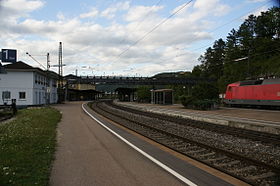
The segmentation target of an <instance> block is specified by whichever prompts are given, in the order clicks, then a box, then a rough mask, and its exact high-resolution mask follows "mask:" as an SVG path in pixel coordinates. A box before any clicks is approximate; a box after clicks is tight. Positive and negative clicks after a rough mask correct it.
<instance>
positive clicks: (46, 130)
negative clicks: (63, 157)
mask: <svg viewBox="0 0 280 186" xmlns="http://www.w3.org/2000/svg"><path fill="white" fill-rule="evenodd" d="M60 119H61V114H60V112H59V111H58V110H56V109H54V108H50V107H44V108H31V109H24V110H20V111H19V112H18V114H17V116H16V119H15V120H13V121H11V122H9V123H6V124H3V125H0V185H28V186H29V185H48V183H49V177H50V172H51V163H52V160H53V159H54V152H55V147H56V127H57V124H58V122H59V121H60Z"/></svg>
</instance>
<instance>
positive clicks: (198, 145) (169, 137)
mask: <svg viewBox="0 0 280 186" xmlns="http://www.w3.org/2000/svg"><path fill="white" fill-rule="evenodd" d="M92 108H93V109H94V110H95V111H96V112H98V113H99V114H101V115H104V116H105V117H107V118H109V119H111V120H113V121H115V122H117V123H119V124H121V125H123V126H125V127H127V128H129V129H131V130H133V131H135V132H137V133H139V134H141V135H144V136H146V137H148V138H150V139H152V140H154V141H156V142H158V143H160V144H162V145H165V146H167V147H169V148H171V149H173V150H175V151H178V152H180V153H182V154H184V155H187V156H189V157H191V158H193V159H196V160H198V161H200V162H203V163H205V164H207V165H210V166H212V167H214V168H216V169H219V170H221V171H223V172H226V173H227V174H230V175H232V176H234V177H237V178H239V179H241V180H243V181H245V182H247V183H250V184H252V185H279V184H280V168H279V167H280V166H279V164H280V157H277V154H276V155H273V153H272V154H271V153H267V154H266V153H263V154H261V153H260V154H258V155H257V156H256V157H253V155H254V154H255V152H253V155H252V153H251V154H249V155H248V154H247V153H249V152H247V150H246V149H247V147H244V148H243V149H238V150H236V149H233V147H234V146H231V147H229V146H230V145H229V143H226V142H225V143H221V141H218V142H214V140H215V139H210V138H209V136H207V135H209V132H208V131H207V130H209V127H208V128H206V129H205V128H204V129H201V128H197V127H194V126H193V125H198V124H197V123H192V124H189V125H187V124H186V121H185V122H184V123H185V124H183V123H182V120H181V119H180V118H169V117H168V116H161V115H159V114H156V115H154V114H152V113H143V112H138V111H136V110H134V111H132V110H130V109H127V108H122V107H119V106H116V105H112V103H110V102H95V103H93V105H92ZM160 116H161V117H160ZM176 119H178V121H175V120H176ZM188 123H191V120H190V121H189V122H188ZM224 131H225V129H224V130H220V133H219V134H218V133H217V131H215V133H212V134H213V135H220V136H222V135H227V134H223V132H224ZM203 132H204V133H203ZM211 132H213V131H211ZM195 133H197V134H199V135H197V134H195ZM201 133H202V134H203V135H204V136H203V135H201ZM220 136H216V137H218V138H220ZM223 137H225V136H223ZM226 138H228V136H226ZM241 140H242V139H241ZM266 145H268V144H267V142H266ZM273 145H274V146H275V145H276V146H277V144H273ZM268 148H269V147H268ZM276 148H280V147H278V146H277V147H276ZM240 151H241V152H240Z"/></svg>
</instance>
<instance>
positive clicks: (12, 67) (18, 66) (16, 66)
mask: <svg viewBox="0 0 280 186" xmlns="http://www.w3.org/2000/svg"><path fill="white" fill-rule="evenodd" d="M3 67H4V68H5V70H7V71H17V72H38V73H41V74H43V75H46V71H44V70H42V69H40V68H38V67H32V66H30V65H28V64H26V63H24V62H22V61H18V62H16V63H11V64H7V65H4V66H3ZM49 75H50V77H52V78H58V74H57V73H55V72H53V71H49Z"/></svg>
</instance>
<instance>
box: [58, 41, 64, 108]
mask: <svg viewBox="0 0 280 186" xmlns="http://www.w3.org/2000/svg"><path fill="white" fill-rule="evenodd" d="M58 76H59V77H58V78H59V80H58V102H59V103H62V102H63V97H64V96H63V72H62V42H59V49H58ZM65 88H66V86H65Z"/></svg>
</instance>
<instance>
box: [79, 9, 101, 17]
mask: <svg viewBox="0 0 280 186" xmlns="http://www.w3.org/2000/svg"><path fill="white" fill-rule="evenodd" d="M98 12H99V11H98V10H97V9H96V8H92V9H91V11H89V12H87V13H84V14H81V15H80V18H93V17H96V16H97V15H98Z"/></svg>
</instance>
